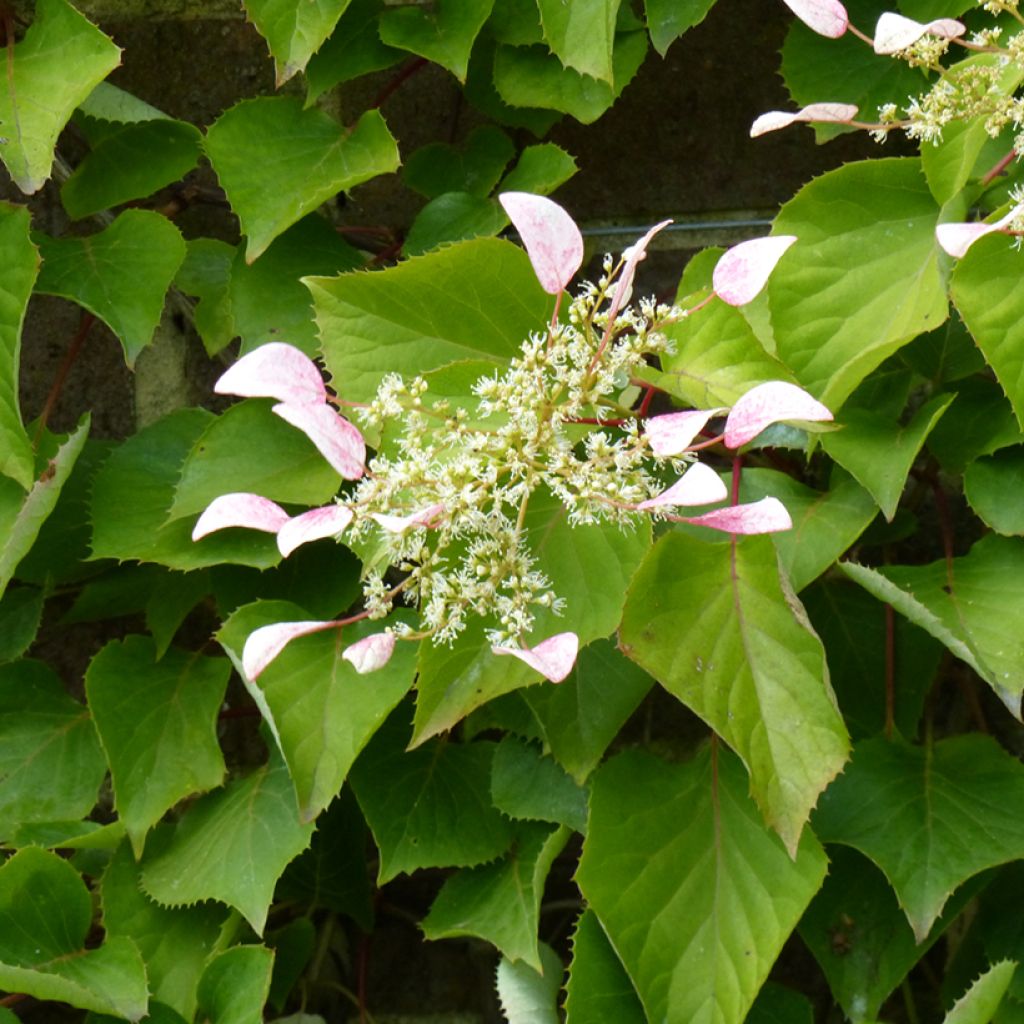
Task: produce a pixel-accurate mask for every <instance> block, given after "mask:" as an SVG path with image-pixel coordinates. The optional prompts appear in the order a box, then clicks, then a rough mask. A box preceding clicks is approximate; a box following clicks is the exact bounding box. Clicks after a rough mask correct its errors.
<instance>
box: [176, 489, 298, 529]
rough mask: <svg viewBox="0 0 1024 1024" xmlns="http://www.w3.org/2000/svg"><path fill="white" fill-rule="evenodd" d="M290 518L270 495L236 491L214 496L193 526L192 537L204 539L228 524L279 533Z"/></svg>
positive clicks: (225, 527)
mask: <svg viewBox="0 0 1024 1024" xmlns="http://www.w3.org/2000/svg"><path fill="white" fill-rule="evenodd" d="M287 522H288V513H287V512H285V510H284V509H283V508H281V506H280V505H275V504H274V502H272V501H271V500H270V499H269V498H262V497H260V495H258V494H246V493H242V492H235V493H231V494H222V495H221V496H220V497H219V498H214V499H213V501H211V502H210V504H209V505H207V506H206V510H205V511H204V512H203V514H202V515H201V516H200V517H199V519H198V520H197V521H196V525H195V526H194V527H193V528H192V539H193V540H202V538H203V537H205V536H206V535H207V534H208V533H213V532H214V531H215V530H225V529H227V528H228V527H229V526H244V527H246V528H247V529H250V530H262V531H263V532H264V533H277V531H278V530H279V529H280V528H281V527H282V526H283V525H284V524H285V523H287Z"/></svg>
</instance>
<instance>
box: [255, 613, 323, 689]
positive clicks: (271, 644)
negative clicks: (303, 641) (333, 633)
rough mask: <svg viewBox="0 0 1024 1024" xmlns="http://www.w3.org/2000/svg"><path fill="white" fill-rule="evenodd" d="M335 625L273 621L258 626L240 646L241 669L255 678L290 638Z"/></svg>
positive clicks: (289, 641)
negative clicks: (243, 645) (242, 645)
mask: <svg viewBox="0 0 1024 1024" xmlns="http://www.w3.org/2000/svg"><path fill="white" fill-rule="evenodd" d="M337 626H338V624H337V623H336V622H275V623H274V624H273V625H270V626H260V628H259V629H255V630H253V631H252V632H251V633H250V634H249V638H248V639H247V640H246V641H245V647H243V648H242V669H243V671H244V672H245V674H246V676H247V677H248V678H249V679H251V680H255V679H256V678H257V676H259V675H260V673H261V672H263V670H264V669H265V668H266V667H267V666H268V665H269V664H270V663H271V662H272V661H273V660H274V659H275V658H276V657H277V656H278V655H279V654H280V653H281V651H283V650H284V648H285V647H286V646H287V645H288V644H289V643H291V641H292V640H295V639H296V638H297V637H300V636H309V634H311V633H321V632H323V631H324V630H325V629H336V628H337Z"/></svg>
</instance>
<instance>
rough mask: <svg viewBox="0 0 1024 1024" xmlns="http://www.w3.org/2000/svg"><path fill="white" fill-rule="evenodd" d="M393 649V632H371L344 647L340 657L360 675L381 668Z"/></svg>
mask: <svg viewBox="0 0 1024 1024" xmlns="http://www.w3.org/2000/svg"><path fill="white" fill-rule="evenodd" d="M394 651H395V634H394V633H373V634H371V635H370V636H365V637H363V639H362V640H357V641H356V642H355V643H354V644H352V645H351V646H350V647H346V648H345V652H344V654H342V657H343V658H344V659H345V660H346V661H347V662H349V663H351V665H352V667H353V668H354V669H355V670H356V671H357V672H358V673H359V674H360V675H361V676H364V675H366V673H367V672H376V671H377V669H379V668H383V667H384V666H385V665H386V664H387V663H388V662H389V661H390V660H391V655H392V654H394Z"/></svg>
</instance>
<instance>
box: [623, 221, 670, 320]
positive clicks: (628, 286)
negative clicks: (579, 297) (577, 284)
mask: <svg viewBox="0 0 1024 1024" xmlns="http://www.w3.org/2000/svg"><path fill="white" fill-rule="evenodd" d="M671 223H672V221H670V220H663V221H662V222H661V223H660V224H655V225H654V227H653V228H651V230H650V231H648V232H647V234H646V235H644V236H643V238H641V239H639V241H636V242H634V243H633V244H632V245H631V246H630V247H629V248H628V249H626V250H625V251H624V252H623V254H622V258H623V259H624V260H625V261H626V262H625V264H624V265H623V267H622V272H621V273H620V274H619V282H618V284H617V285H616V286H615V293H614V294H613V295H612V304H611V306H609V307H608V322H609V323H611V322H612V321H613V320H614V319H615V317H616V316H617V315H618V312H619V310H620V309H622V307H623V306H625V305H626V303H628V302H629V299H630V296H631V295H632V294H633V278H634V277H636V268H637V264H639V262H640V261H641V260H642V259H646V258H647V246H648V245H650V244H651V239H652V238H653V237H654V236H655V235H656V234H657V233H658V232H659V231H661V230H662V229H663V228H667V227H668V226H669V224H671Z"/></svg>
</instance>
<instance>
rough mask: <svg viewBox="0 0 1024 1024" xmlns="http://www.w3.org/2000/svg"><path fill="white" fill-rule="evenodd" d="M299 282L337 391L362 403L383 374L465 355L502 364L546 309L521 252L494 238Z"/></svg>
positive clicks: (410, 371) (418, 370)
mask: <svg viewBox="0 0 1024 1024" xmlns="http://www.w3.org/2000/svg"><path fill="white" fill-rule="evenodd" d="M469 282H472V287H471V288H470V287H467V284H468V283H469ZM306 284H307V286H308V288H309V290H310V291H311V292H312V293H313V305H314V307H315V309H316V320H317V325H318V326H319V328H320V338H321V341H322V344H323V350H324V357H325V359H326V362H327V368H328V369H329V370H330V372H331V375H332V376H333V378H334V380H335V383H336V386H337V388H338V391H339V393H340V394H341V395H343V396H344V397H345V398H347V399H350V400H353V401H360V402H365V401H369V400H370V399H372V398H373V397H374V395H375V394H376V391H377V385H378V384H379V383H380V380H381V378H382V377H384V376H385V375H386V374H388V373H401V374H406V375H409V376H413V375H415V374H422V373H424V372H426V371H429V370H433V369H437V368H438V367H441V366H445V365H447V364H448V363H453V362H457V361H459V360H464V359H481V358H483V359H487V360H489V361H493V362H494V364H495V366H500V365H502V364H503V363H504V361H505V360H507V359H510V358H512V357H513V356H515V355H517V354H518V353H519V346H520V345H521V344H522V342H523V341H524V340H525V339H526V338H527V337H528V336H529V334H530V332H531V331H536V330H538V329H539V328H540V327H541V326H543V324H544V323H545V322H546V321H547V320H549V319H550V317H551V309H552V298H551V296H549V295H547V293H546V292H544V290H543V289H542V288H541V287H540V285H539V284H538V283H537V278H536V277H535V275H534V273H533V268H532V267H531V266H530V261H529V258H528V257H527V255H526V253H525V252H524V251H523V250H522V249H520V248H519V247H518V246H514V245H512V244H511V243H510V242H504V241H501V240H499V239H476V240H475V241H471V242H463V243H461V244H459V245H453V246H451V247H450V248H446V249H442V250H441V251H440V252H435V253H431V254H429V255H427V256H422V257H418V258H416V259H411V260H407V261H405V262H403V263H400V264H399V265H398V266H397V267H393V268H391V269H389V270H384V271H381V272H379V273H375V274H365V273H362V274H344V275H342V276H341V277H336V278H323V277H313V278H308V279H307V280H306Z"/></svg>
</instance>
